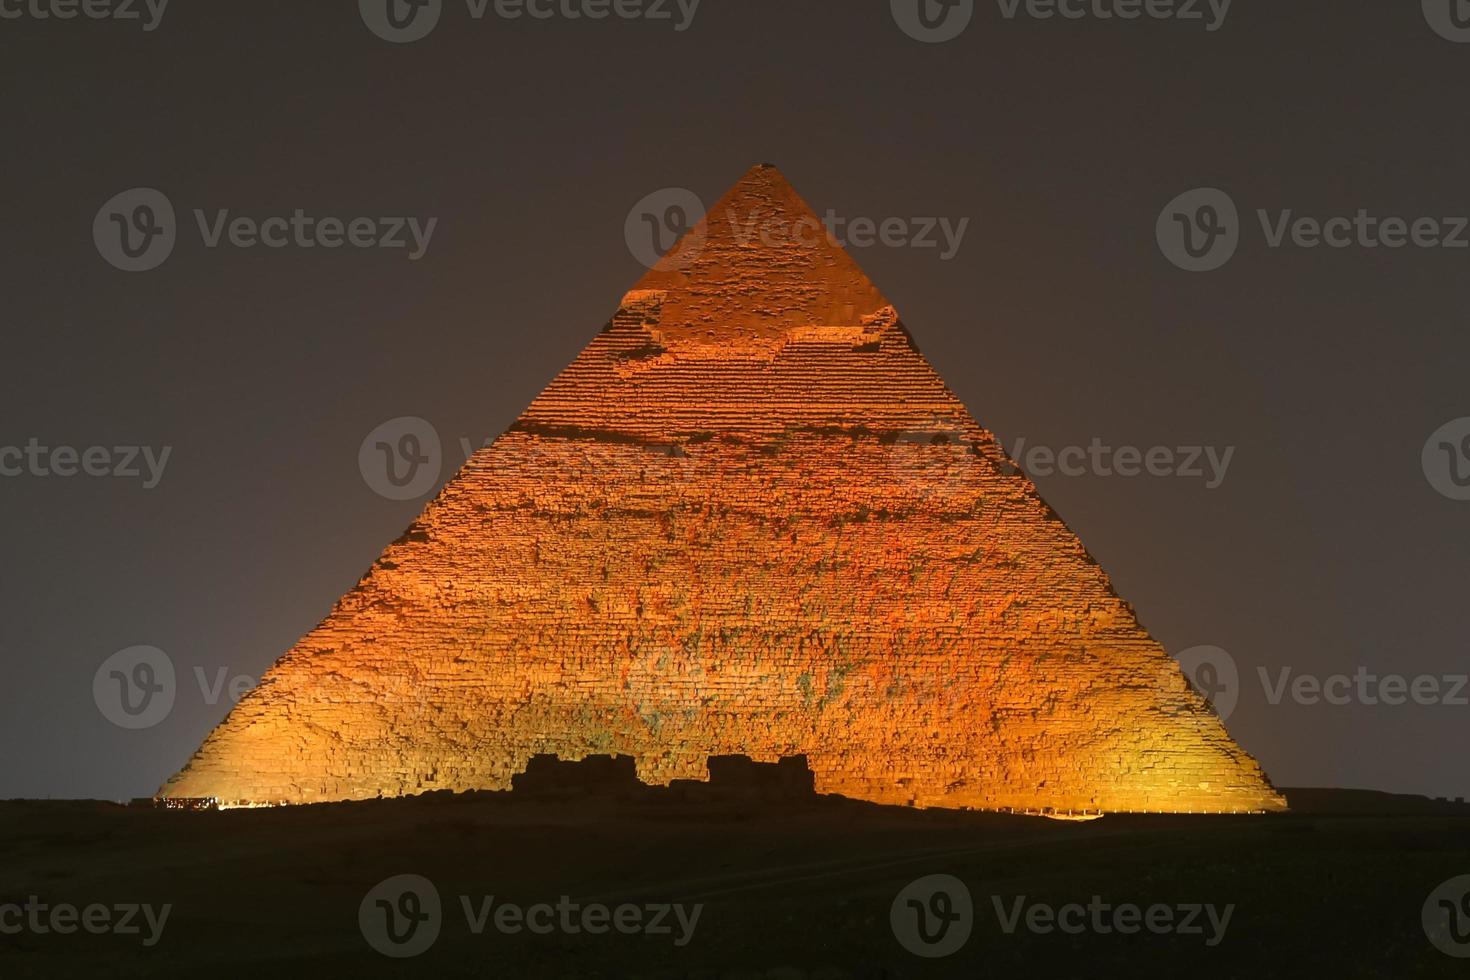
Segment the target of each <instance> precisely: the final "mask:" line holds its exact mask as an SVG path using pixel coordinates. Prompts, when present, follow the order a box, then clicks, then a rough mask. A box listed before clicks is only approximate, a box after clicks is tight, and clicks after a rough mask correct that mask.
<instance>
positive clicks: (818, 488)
mask: <svg viewBox="0 0 1470 980" xmlns="http://www.w3.org/2000/svg"><path fill="white" fill-rule="evenodd" d="M812 221H816V218H815V215H813V214H812V212H811V210H810V209H809V208H808V207H807V206H806V205H805V204H804V203H803V202H802V201H801V199H800V198H799V197H798V196H797V194H796V192H795V191H794V190H792V188H791V187H790V185H789V184H787V183H786V181H785V179H784V178H782V177H781V175H780V174H779V172H777V171H776V170H775V169H774V168H771V167H757V168H755V169H753V170H752V171H750V172H749V173H748V174H747V175H746V176H745V177H744V178H743V179H742V180H741V181H740V182H739V183H738V184H737V185H736V186H735V187H734V188H733V189H732V190H731V191H730V192H729V193H728V194H727V195H726V196H725V197H724V198H722V199H721V201H720V202H718V203H717V204H716V205H715V206H714V207H712V208H711V209H710V211H709V214H708V215H707V216H706V217H705V218H704V220H702V221H701V222H700V223H699V224H698V225H697V226H696V227H695V228H693V229H691V230H690V231H689V232H688V234H687V235H686V236H685V240H684V241H682V242H681V243H680V244H679V245H676V246H675V248H674V250H672V251H671V252H670V253H669V257H668V259H667V260H666V261H664V262H661V263H659V265H658V266H656V267H655V268H654V269H653V270H652V271H650V272H649V273H648V275H646V276H645V277H644V278H643V280H642V281H640V282H639V283H638V284H637V285H636V286H635V287H634V289H633V290H631V291H630V292H629V293H628V294H627V295H626V296H625V297H624V298H623V300H622V302H621V304H620V306H619V308H618V310H617V312H616V313H615V314H614V316H613V317H612V319H611V321H610V322H609V323H608V324H607V325H606V326H605V327H604V328H603V329H602V331H601V332H600V333H598V334H597V336H596V337H595V338H593V340H592V342H591V343H590V344H589V345H588V346H587V348H586V349H585V350H584V351H583V352H582V353H581V354H580V355H579V356H578V357H577V358H576V360H575V361H573V363H572V364H571V365H570V366H569V367H567V368H566V369H565V370H564V371H563V372H562V373H561V374H560V375H559V376H558V377H557V378H556V379H555V380H553V381H552V382H551V384H550V385H549V386H548V387H547V388H546V390H545V391H544V392H542V394H541V395H540V396H539V397H538V398H537V399H536V400H535V401H534V402H533V403H532V404H531V405H530V407H528V408H527V409H526V411H525V412H524V413H523V414H522V416H521V417H520V418H519V419H518V420H517V421H516V422H515V424H514V425H513V426H511V428H510V429H509V430H508V431H507V432H506V433H505V434H504V435H502V436H501V437H500V438H499V439H497V440H496V441H495V442H494V443H493V444H492V445H490V446H488V447H486V448H484V449H482V450H480V451H479V452H477V453H475V454H474V456H472V457H471V458H470V460H469V461H468V462H467V463H466V464H465V466H464V468H463V469H462V470H461V471H460V472H459V474H458V475H457V476H456V477H455V478H454V479H453V480H451V481H450V482H449V484H448V485H447V486H446V487H445V488H444V490H443V491H442V492H441V493H440V494H439V496H438V497H437V498H435V499H434V500H433V501H432V502H431V503H430V504H429V505H428V507H427V508H426V509H425V510H424V512H423V513H422V515H420V517H419V519H418V520H417V521H416V522H415V523H414V524H413V525H412V526H411V527H410V528H409V529H408V531H407V532H406V533H405V534H404V535H403V537H401V538H400V539H399V540H397V541H395V542H394V543H392V544H391V545H389V546H388V548H387V549H386V550H385V551H384V552H383V554H382V556H381V557H380V558H379V559H378V561H377V562H376V563H375V564H374V565H373V567H372V568H371V569H370V570H369V571H368V572H367V574H366V575H364V576H363V578H362V580H361V582H359V584H358V585H357V586H356V587H355V588H354V589H353V590H352V591H351V592H349V593H348V594H347V595H346V596H344V597H342V599H341V600H339V602H338V603H337V605H336V606H335V608H334V609H333V610H332V612H331V613H330V615H329V616H328V617H327V618H326V620H325V621H323V622H322V623H321V624H320V625H319V626H318V627H316V628H315V629H314V630H312V631H311V632H310V633H308V634H307V635H306V636H305V637H304V638H302V640H301V641H300V642H299V643H298V644H297V645H296V646H295V647H294V648H292V649H291V650H290V651H289V652H288V653H287V654H286V655H285V656H284V657H282V658H281V659H280V660H279V661H278V662H277V663H276V664H275V666H273V667H272V668H271V669H270V670H269V671H268V672H267V673H266V675H265V676H264V678H263V679H262V681H261V683H260V685H259V686H258V687H257V688H256V689H255V690H254V691H252V692H250V693H249V694H248V695H247V696H246V697H245V698H244V699H242V700H241V701H240V703H239V704H238V705H237V706H236V707H235V709H234V710H233V711H232V712H231V713H230V715H229V717H227V718H226V719H225V721H224V723H223V724H221V725H220V726H219V727H218V728H217V729H215V731H214V732H213V733H211V734H210V736H209V737H208V738H207V739H206V741H205V743H204V745H203V746H202V747H201V748H200V749H199V751H198V752H197V753H196V754H195V755H194V757H193V759H192V760H191V761H190V762H189V764H188V765H187V766H186V767H185V768H184V770H183V771H182V772H180V773H178V774H177V775H176V776H174V777H173V778H172V779H171V780H169V781H168V783H167V784H166V785H165V786H164V787H163V788H162V789H161V790H160V796H162V797H165V798H173V799H212V800H215V801H218V802H220V803H222V804H226V805H252V804H266V803H280V802H287V803H309V802H318V801H329V800H348V799H366V798H374V797H381V796H400V795H407V794H414V793H422V792H427V791H432V790H456V791H461V790H500V789H509V788H510V787H511V780H512V778H513V777H514V776H516V775H517V774H519V773H521V772H523V771H525V769H526V767H527V765H528V764H529V762H530V760H531V759H532V758H533V757H536V756H540V755H550V756H556V757H559V758H561V759H563V760H579V759H583V758H586V757H588V756H591V755H624V756H631V757H632V758H633V759H634V760H635V764H636V767H637V772H638V775H639V777H640V778H641V779H643V780H644V781H645V782H648V783H654V784H665V783H668V782H670V781H671V780H673V779H676V778H694V779H704V778H707V776H708V760H709V759H710V758H712V757H718V756H727V755H744V756H749V757H750V758H752V759H755V760H757V761H761V762H774V761H777V760H779V759H782V758H789V757H793V756H798V755H804V756H806V758H807V760H808V763H809V765H810V767H811V770H812V772H813V774H814V778H815V782H816V790H817V791H818V792H821V793H840V794H843V795H846V796H850V797H854V798H857V799H863V800H871V801H874V802H878V803H889V804H913V805H919V806H950V807H976V808H990V809H999V808H1016V809H1025V810H1040V809H1047V808H1050V809H1054V810H1058V811H1067V810H1087V811H1123V810H1155V811H1158V810H1163V811H1226V812H1230V811H1254V810H1262V809H1279V808H1282V807H1284V801H1283V800H1282V798H1281V797H1280V796H1279V795H1278V794H1277V793H1276V792H1275V791H1274V790H1273V789H1272V788H1271V786H1270V784H1269V782H1268V781H1267V780H1266V778H1265V776H1264V774H1263V773H1262V771H1261V769H1260V767H1259V766H1258V765H1257V764H1256V762H1255V760H1253V759H1252V758H1251V757H1250V756H1249V755H1247V754H1246V753H1245V752H1243V751H1242V750H1241V749H1240V748H1239V747H1238V746H1237V745H1236V744H1235V743H1234V741H1233V740H1232V739H1231V738H1230V735H1229V733H1228V732H1227V731H1226V730H1225V727H1224V725H1223V724H1222V723H1221V721H1220V719H1219V718H1218V717H1217V716H1216V715H1215V713H1214V712H1213V711H1212V710H1211V708H1210V707H1209V705H1208V704H1207V703H1206V702H1205V701H1204V700H1203V699H1202V698H1201V697H1200V696H1199V695H1198V694H1197V693H1196V692H1195V691H1194V690H1193V689H1192V688H1191V687H1190V686H1189V684H1188V683H1187V682H1186V680H1185V678H1184V675H1183V673H1182V671H1181V670H1180V668H1179V666H1178V664H1177V663H1176V662H1175V661H1173V660H1172V659H1170V658H1169V656H1168V655H1167V654H1166V653H1165V651H1164V650H1163V649H1162V648H1161V647H1160V646H1159V645H1158V643H1156V642H1155V641H1154V640H1153V639H1152V638H1151V637H1150V636H1149V635H1148V633H1147V632H1146V631H1145V630H1144V629H1143V628H1142V626H1141V625H1140V624H1139V623H1138V621H1137V619H1136V617H1135V616H1134V614H1133V611H1132V610H1131V608H1130V607H1129V606H1128V605H1127V604H1126V603H1125V602H1123V600H1122V599H1120V598H1119V597H1118V596H1117V595H1116V594H1115V593H1114V591H1113V589H1112V587H1111V585H1110V583H1109V581H1108V578H1107V576H1106V574H1105V573H1104V572H1103V571H1102V569H1101V568H1099V567H1098V565H1097V564H1096V562H1094V561H1093V560H1092V559H1091V557H1090V556H1089V555H1088V554H1087V551H1086V550H1085V548H1084V547H1083V546H1082V543H1081V542H1080V541H1079V540H1078V539H1077V537H1076V535H1075V534H1073V533H1072V531H1071V530H1070V529H1069V528H1067V526H1066V525H1065V524H1063V523H1062V521H1061V520H1060V519H1059V518H1058V517H1057V515H1056V514H1055V513H1054V512H1053V511H1052V510H1051V509H1050V508H1049V507H1048V506H1047V505H1046V504H1045V502H1044V501H1042V499H1041V498H1040V496H1039V495H1038V494H1037V492H1036V488H1035V487H1034V486H1033V485H1032V484H1031V482H1030V481H1029V480H1028V479H1027V478H1026V477H1025V476H1024V475H1023V474H1021V473H1020V472H1018V471H1017V470H1016V468H1015V467H1014V466H1013V465H1012V464H1011V462H1010V460H1009V459H1007V457H1006V455H1005V453H1004V452H1003V451H1002V450H1001V449H1000V447H999V445H998V443H997V442H996V439H995V438H994V436H993V435H992V434H991V433H990V432H988V431H986V430H985V429H984V428H982V427H981V426H980V425H979V424H978V423H977V422H975V421H974V419H973V418H971V416H970V414H969V413H968V412H967V411H966V409H965V407H964V406H963V405H962V404H961V403H960V402H959V400H958V399H957V398H956V397H955V396H954V395H953V394H952V393H951V392H950V391H949V389H948V388H946V387H945V385H944V383H943V381H942V380H941V379H940V378H939V376H938V375H937V374H936V373H935V371H934V370H933V369H932V368H931V367H930V365H929V363H928V362H927V361H926V360H925V359H924V357H923V356H922V355H921V354H920V353H919V351H918V349H917V348H916V346H915V345H914V343H913V341H912V339H911V337H910V335H909V333H908V332H907V330H906V329H905V328H904V327H903V325H902V324H901V323H900V321H899V318H898V315H897V313H896V312H895V311H894V310H893V308H892V307H891V306H890V305H889V304H888V303H887V301H886V300H884V299H883V297H882V296H881V294H880V293H879V292H878V291H877V289H876V288H875V287H873V285H872V284H871V283H870V282H869V281H868V279H867V277H866V276H864V275H863V274H862V272H861V270H859V269H858V267H857V265H856V264H855V263H854V262H853V261H852V259H851V258H850V257H849V256H847V255H846V254H845V253H844V252H843V251H842V250H841V249H840V248H838V247H837V246H836V245H835V244H834V243H832V242H831V241H830V240H829V239H828V238H827V236H826V235H825V233H824V232H823V233H817V232H816V231H815V229H812V228H811V226H810V222H812ZM767 225H769V226H770V228H771V229H773V231H779V230H780V229H792V228H798V227H799V228H800V229H802V230H803V231H804V232H805V233H803V234H778V233H771V234H764V235H763V234H761V233H760V232H759V231H756V232H755V233H754V234H750V233H748V230H749V229H752V228H756V229H759V228H761V227H763V226H767ZM818 225H819V226H820V223H819V222H818Z"/></svg>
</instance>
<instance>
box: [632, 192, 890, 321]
mask: <svg viewBox="0 0 1470 980" xmlns="http://www.w3.org/2000/svg"><path fill="white" fill-rule="evenodd" d="M633 292H635V293H638V294H639V295H640V297H646V296H648V295H649V293H650V292H653V293H659V294H662V298H661V302H660V304H659V311H658V313H657V325H658V329H659V332H660V333H661V334H662V335H663V337H664V338H665V340H666V341H669V342H675V343H677V342H679V341H681V340H690V341H697V342H701V343H711V342H717V343H738V342H740V341H742V340H770V339H779V338H780V337H783V336H785V335H786V334H788V333H789V332H790V331H791V330H793V329H800V328H804V327H813V326H857V325H860V324H861V323H863V322H864V319H865V318H870V317H872V316H874V315H876V314H878V313H879V312H880V311H882V310H883V309H884V308H885V307H887V306H888V305H889V304H888V301H887V300H886V299H884V298H883V295H882V293H880V292H879V291H878V288H877V287H876V286H874V285H873V283H872V282H871V281H870V280H869V279H868V277H867V276H866V275H864V273H863V271H862V269H861V268H859V267H858V264H857V263H856V262H855V261H854V260H853V258H852V256H850V255H849V254H848V253H847V252H846V251H845V250H844V249H843V247H842V246H841V244H839V243H838V242H837V241H836V239H835V238H834V237H833V236H832V234H831V231H830V229H829V227H828V224H827V223H826V222H824V221H823V220H822V219H821V218H819V217H818V216H817V214H816V212H815V211H813V210H812V208H811V206H810V205H808V204H807V202H806V201H805V200H803V199H802V197H801V195H800V194H798V193H797V192H796V188H794V187H793V186H792V185H791V182H790V181H789V180H787V179H786V176H785V175H784V174H783V173H781V171H780V170H779V169H778V168H777V167H776V166H775V165H774V164H771V163H758V164H756V165H755V166H753V167H751V168H750V169H749V170H748V171H746V173H745V175H744V176H742V177H741V178H740V180H738V181H737V182H736V183H735V185H734V186H732V187H731V188H730V189H729V190H728V191H726V192H725V194H724V195H723V196H722V197H721V198H720V199H719V200H718V201H716V202H715V203H714V205H713V206H711V207H710V208H709V209H708V211H707V212H706V214H705V216H704V217H703V218H702V219H701V220H700V221H699V222H698V223H697V224H696V225H695V226H694V227H693V228H692V229H690V230H689V231H688V232H686V233H685V234H684V235H683V237H682V238H680V239H679V241H678V243H677V244H676V245H675V246H674V247H673V248H672V249H670V250H669V251H668V252H667V253H666V254H665V255H664V257H663V259H662V260H661V261H659V263H658V264H657V265H655V266H654V267H653V269H651V270H650V271H649V272H648V273H647V274H646V275H645V276H644V277H643V278H642V279H641V280H639V282H638V283H637V284H636V285H635V286H634V287H633Z"/></svg>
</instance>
